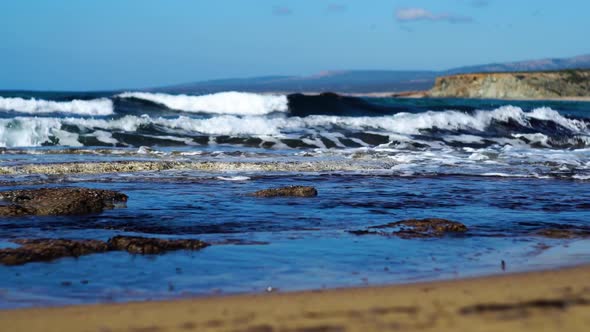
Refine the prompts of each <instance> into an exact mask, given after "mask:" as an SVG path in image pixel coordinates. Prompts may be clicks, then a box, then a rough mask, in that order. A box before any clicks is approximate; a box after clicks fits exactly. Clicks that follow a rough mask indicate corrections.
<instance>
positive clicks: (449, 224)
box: [350, 218, 467, 239]
mask: <svg viewBox="0 0 590 332" xmlns="http://www.w3.org/2000/svg"><path fill="white" fill-rule="evenodd" d="M388 228H392V229H394V230H393V231H386V229H388ZM466 231H467V226H465V225H463V224H461V223H459V222H455V221H450V220H446V219H438V218H427V219H408V220H402V221H398V222H393V223H389V224H385V225H378V226H371V227H368V228H367V229H366V230H355V231H350V233H352V234H355V235H367V234H377V235H387V236H398V237H401V238H404V239H411V238H427V237H441V236H443V235H445V234H447V233H462V232H466Z"/></svg>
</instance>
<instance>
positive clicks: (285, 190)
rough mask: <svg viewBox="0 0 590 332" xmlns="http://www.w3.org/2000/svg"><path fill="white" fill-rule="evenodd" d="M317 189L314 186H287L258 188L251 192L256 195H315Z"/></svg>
mask: <svg viewBox="0 0 590 332" xmlns="http://www.w3.org/2000/svg"><path fill="white" fill-rule="evenodd" d="M317 195H318V191H317V190H316V189H315V188H314V187H307V186H289V187H282V188H274V189H265V190H260V191H257V192H255V193H253V194H252V196H256V197H315V196H317Z"/></svg>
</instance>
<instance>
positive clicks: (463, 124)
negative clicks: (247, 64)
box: [0, 106, 590, 148]
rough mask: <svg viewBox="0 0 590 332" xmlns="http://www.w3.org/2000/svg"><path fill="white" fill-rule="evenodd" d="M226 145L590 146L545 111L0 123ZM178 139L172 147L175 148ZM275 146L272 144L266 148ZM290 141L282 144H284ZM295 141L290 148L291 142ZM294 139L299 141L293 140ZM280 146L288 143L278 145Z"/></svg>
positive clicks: (134, 139) (19, 137)
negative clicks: (221, 139) (221, 140)
mask: <svg viewBox="0 0 590 332" xmlns="http://www.w3.org/2000/svg"><path fill="white" fill-rule="evenodd" d="M220 136H224V137H234V138H235V139H233V140H227V142H228V144H245V143H246V142H249V143H248V144H251V145H254V146H263V147H269V146H272V145H273V144H277V145H276V146H277V147H285V144H286V146H289V147H319V148H331V147H335V148H339V147H359V146H369V147H371V146H383V145H387V144H390V145H391V144H398V145H399V144H400V143H401V142H403V143H407V144H410V145H412V146H414V147H415V146H431V147H434V146H440V145H441V144H444V145H448V146H455V147H472V146H489V145H494V144H496V145H507V144H508V145H519V146H526V145H528V146H531V147H536V148H586V147H589V146H590V130H589V128H588V122H586V121H584V120H581V119H571V118H567V117H564V116H562V115H561V114H559V113H558V112H557V111H555V110H553V109H550V108H537V109H534V110H532V111H530V112H525V111H523V110H522V109H520V108H518V107H514V106H504V107H500V108H497V109H495V110H492V111H475V112H471V113H468V112H461V111H443V112H434V111H428V112H423V113H397V114H394V115H388V116H378V117H377V116H373V117H363V116H361V117H351V116H329V115H310V116H305V117H299V116H287V115H286V114H278V115H277V114H275V115H271V116H258V115H213V116H208V117H190V116H185V115H181V116H176V117H161V116H149V115H143V116H135V115H125V116H121V117H116V118H112V119H106V118H88V117H85V118H80V117H15V118H10V119H0V146H3V147H24V146H40V145H69V146H79V145H120V146H141V145H147V146H149V145H158V144H163V143H162V142H163V141H166V144H177V145H178V144H209V143H210V142H213V141H215V139H216V138H217V137H220ZM174 142H176V143H174ZM265 142H267V143H272V144H266V145H265V144H264V143H265ZM286 142H287V143H288V144H287V143H286ZM294 142H295V143H294ZM297 142H299V143H297ZM282 143H285V144H282Z"/></svg>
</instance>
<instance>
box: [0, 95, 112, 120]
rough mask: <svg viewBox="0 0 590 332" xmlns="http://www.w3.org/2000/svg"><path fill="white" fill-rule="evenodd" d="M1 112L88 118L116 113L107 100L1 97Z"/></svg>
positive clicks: (110, 102)
mask: <svg viewBox="0 0 590 332" xmlns="http://www.w3.org/2000/svg"><path fill="white" fill-rule="evenodd" d="M0 110H4V111H13V112H18V113H27V114H46V113H64V114H77V115H88V116H103V115H111V114H113V112H114V108H113V102H112V101H111V100H110V99H107V98H100V99H93V100H78V99H75V100H71V101H51V100H43V99H35V98H32V99H23V98H4V97H0Z"/></svg>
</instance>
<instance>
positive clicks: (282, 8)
mask: <svg viewBox="0 0 590 332" xmlns="http://www.w3.org/2000/svg"><path fill="white" fill-rule="evenodd" d="M588 17H590V1H588V0H560V1H557V0H365V1H361V0H251V1H247V0H50V1H49V0H2V1H0V89H3V90H6V89H31V90H107V89H121V88H143V87H156V86H163V85H171V84H177V83H186V82H195V81H201V80H208V79H218V78H231V77H252V76H266V75H311V74H314V73H317V72H321V71H325V70H349V69H394V70H397V69H402V70H414V69H424V70H440V69H448V68H452V67H458V66H464V65H475V64H484V63H491V62H505V61H516V60H529V59H537V58H545V57H569V56H575V55H581V54H588V53H590V42H588V36H587V34H588V31H590V19H588Z"/></svg>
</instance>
